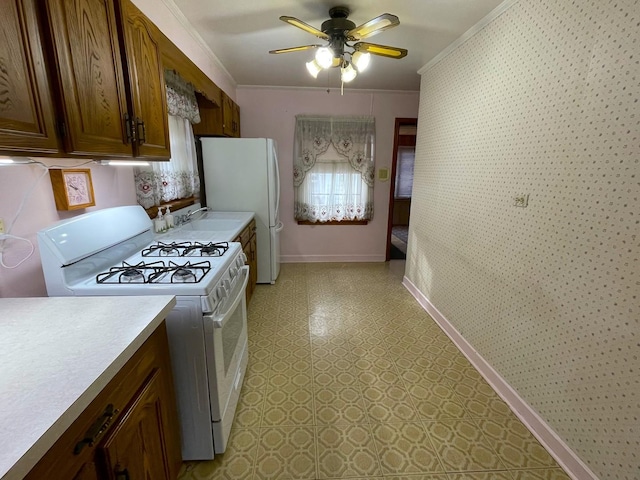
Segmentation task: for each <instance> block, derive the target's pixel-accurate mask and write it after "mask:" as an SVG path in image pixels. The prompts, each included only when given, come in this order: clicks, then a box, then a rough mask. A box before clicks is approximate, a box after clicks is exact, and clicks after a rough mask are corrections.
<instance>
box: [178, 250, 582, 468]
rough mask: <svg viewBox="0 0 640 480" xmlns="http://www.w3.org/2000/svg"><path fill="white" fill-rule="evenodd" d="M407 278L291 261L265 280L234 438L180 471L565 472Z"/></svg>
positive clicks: (368, 268)
mask: <svg viewBox="0 0 640 480" xmlns="http://www.w3.org/2000/svg"><path fill="white" fill-rule="evenodd" d="M403 273H404V262H403V261H392V262H388V263H376V264H284V265H282V268H281V272H280V278H279V279H278V281H277V282H276V284H275V285H259V286H258V287H257V289H256V292H255V294H254V297H253V298H252V300H251V303H250V305H249V312H248V315H249V319H248V325H249V349H250V350H249V366H248V369H247V374H246V379H245V381H244V386H243V389H242V394H241V397H240V403H239V405H238V410H237V412H236V418H235V421H234V425H233V429H232V433H231V439H230V444H229V447H228V448H227V451H226V452H225V453H224V454H223V455H217V456H216V458H215V459H214V460H212V461H202V462H185V464H184V465H183V468H182V471H181V474H180V480H214V479H243V480H244V479H249V480H261V479H282V480H284V479H296V480H302V479H337V478H340V479H346V478H348V479H351V480H360V479H384V480H568V479H569V477H568V476H567V475H566V474H565V473H564V472H563V470H562V469H561V468H560V467H559V466H558V465H557V464H556V462H555V461H554V459H553V458H552V457H551V456H550V455H549V454H548V453H547V452H546V451H545V449H544V448H543V447H542V446H541V445H540V444H539V443H538V441H537V440H536V439H535V438H534V437H533V435H531V433H530V432H529V431H528V430H527V429H526V428H525V427H524V426H523V425H522V423H521V422H520V421H519V420H518V419H517V418H516V417H515V415H513V414H512V413H511V411H510V410H509V408H508V406H507V405H506V404H505V403H504V402H503V401H502V400H501V399H500V397H499V396H498V395H497V394H496V393H495V392H494V391H493V390H492V389H491V387H490V386H489V385H488V384H487V383H486V382H485V380H484V379H483V378H482V377H481V376H480V374H479V373H478V372H477V371H476V370H475V369H474V368H473V366H472V365H471V364H470V363H469V362H468V361H467V360H466V358H465V357H464V356H463V355H462V354H461V353H460V352H459V351H458V350H457V348H456V347H455V345H453V344H452V343H451V341H450V340H449V339H448V338H447V336H446V335H444V333H442V331H441V330H440V328H439V327H438V326H437V325H436V324H435V323H434V322H433V320H432V319H431V318H430V317H429V316H428V315H427V314H426V313H425V312H424V310H423V309H422V308H421V307H420V306H419V305H418V304H417V302H416V301H415V300H414V299H413V297H412V296H411V295H410V294H409V293H408V292H407V291H406V290H405V288H404V287H403V286H402V283H401V282H402V275H403Z"/></svg>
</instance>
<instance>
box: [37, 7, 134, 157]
mask: <svg viewBox="0 0 640 480" xmlns="http://www.w3.org/2000/svg"><path fill="white" fill-rule="evenodd" d="M47 12H48V16H49V30H50V33H51V36H52V40H53V42H52V43H53V46H52V48H53V54H54V56H55V64H56V74H57V79H58V83H59V89H60V92H59V94H60V108H61V110H62V117H63V118H64V120H63V121H64V124H65V125H64V133H63V135H64V137H63V140H64V145H65V150H66V152H67V153H68V154H71V155H92V154H97V155H104V156H111V157H113V156H118V157H131V156H133V150H132V146H131V144H130V143H129V141H128V139H127V126H126V124H125V121H126V119H127V118H128V116H129V115H130V114H129V111H128V108H127V97H126V89H125V79H124V75H123V68H122V63H121V57H120V42H119V39H118V27H117V24H116V16H115V11H114V6H113V0H47Z"/></svg>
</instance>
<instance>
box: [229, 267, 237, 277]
mask: <svg viewBox="0 0 640 480" xmlns="http://www.w3.org/2000/svg"><path fill="white" fill-rule="evenodd" d="M229 275H230V276H231V279H232V280H233V279H234V278H236V277H237V276H238V269H237V268H236V267H231V268H230V269H229Z"/></svg>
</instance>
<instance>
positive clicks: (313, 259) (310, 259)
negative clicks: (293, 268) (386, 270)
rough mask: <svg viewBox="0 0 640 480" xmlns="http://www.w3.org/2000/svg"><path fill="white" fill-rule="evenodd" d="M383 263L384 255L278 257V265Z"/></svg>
mask: <svg viewBox="0 0 640 480" xmlns="http://www.w3.org/2000/svg"><path fill="white" fill-rule="evenodd" d="M384 261H385V257H384V255H280V263H321V262H325V263H356V262H360V263H362V262H384Z"/></svg>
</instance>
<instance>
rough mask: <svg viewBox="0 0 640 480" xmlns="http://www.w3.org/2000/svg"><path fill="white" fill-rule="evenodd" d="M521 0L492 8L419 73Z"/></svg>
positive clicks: (506, 2)
mask: <svg viewBox="0 0 640 480" xmlns="http://www.w3.org/2000/svg"><path fill="white" fill-rule="evenodd" d="M519 1H520V0H504V2H502V3H501V4H500V5H498V6H497V7H496V8H494V9H493V10H491V11H490V12H489V13H488V14H487V15H486V16H485V17H484V18H482V20H480V21H479V22H478V23H476V24H475V25H474V26H473V27H471V28H470V29H469V30H467V31H466V32H464V33H463V34H462V35H461V36H460V37H458V38H457V39H456V40H454V41H453V42H452V43H450V44H449V45H448V46H447V47H446V48H445V49H444V50H442V51H441V52H440V53H439V54H438V55H436V56H435V57H433V58H432V59H431V60H430V61H429V62H428V63H426V64H425V65H424V66H423V67H422V68H421V69H420V70H418V73H419V74H420V75H424V74H425V73H427V72H428V71H429V70H431V69H432V68H433V67H435V66H436V65H437V64H438V63H440V62H441V61H442V60H444V59H445V58H447V57H448V56H449V55H450V54H451V53H452V52H453V51H454V50H456V49H457V48H458V47H460V46H461V45H463V44H464V43H465V42H466V41H467V40H469V39H470V38H471V37H473V36H474V35H476V34H477V33H478V32H480V31H481V30H482V29H484V27H486V26H487V25H489V24H490V23H491V22H493V21H494V20H495V19H496V18H498V17H499V16H500V15H502V14H503V13H504V12H506V11H507V10H509V9H510V8H511V7H513V6H514V5H515V4H516V3H518V2H519Z"/></svg>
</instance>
